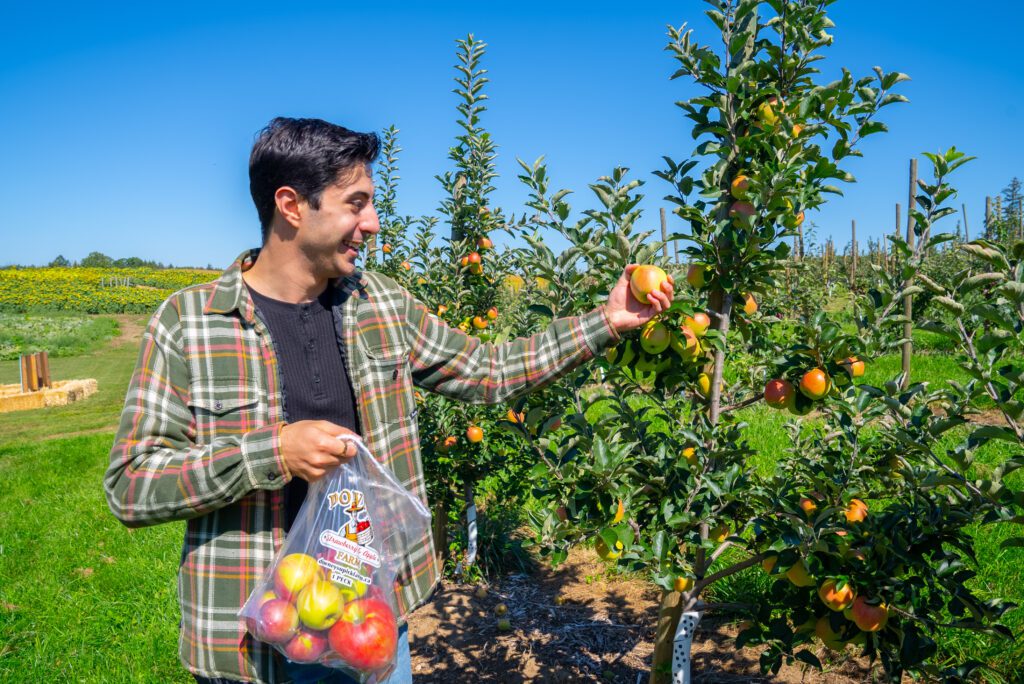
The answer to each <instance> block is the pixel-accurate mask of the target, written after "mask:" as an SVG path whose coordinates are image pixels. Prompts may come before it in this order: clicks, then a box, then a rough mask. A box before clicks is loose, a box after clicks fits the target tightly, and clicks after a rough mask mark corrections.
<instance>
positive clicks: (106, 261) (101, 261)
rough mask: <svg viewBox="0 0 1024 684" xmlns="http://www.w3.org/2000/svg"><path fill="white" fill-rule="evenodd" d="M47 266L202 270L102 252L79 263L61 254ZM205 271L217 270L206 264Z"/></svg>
mask: <svg viewBox="0 0 1024 684" xmlns="http://www.w3.org/2000/svg"><path fill="white" fill-rule="evenodd" d="M47 266H50V267H63V268H77V267H82V268H202V267H200V266H195V267H193V266H175V265H174V264H164V263H163V262H160V261H149V260H147V259H140V258H139V257H126V258H122V259H115V258H113V257H109V256H107V255H106V254H104V253H103V252H89V254H88V256H86V257H85V258H84V259H82V260H81V261H69V260H68V259H67V257H65V256H64V255H63V254H58V255H57V258H56V259H54V260H53V261H51V262H50V263H49V264H47ZM206 269H208V270H210V271H213V270H217V269H215V268H214V266H213V265H212V264H207V265H206Z"/></svg>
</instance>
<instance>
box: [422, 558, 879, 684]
mask: <svg viewBox="0 0 1024 684" xmlns="http://www.w3.org/2000/svg"><path fill="white" fill-rule="evenodd" d="M476 589H477V587H475V586H472V585H465V584H454V583H448V582H446V583H445V584H444V585H443V586H442V587H441V588H440V589H439V590H438V592H437V594H436V595H435V596H434V598H433V600H432V601H431V602H430V603H428V604H427V605H425V606H423V607H422V608H420V609H419V610H418V611H416V612H415V613H414V614H413V615H412V618H411V619H410V621H409V634H410V637H411V648H412V671H413V675H414V677H415V679H416V681H417V682H420V683H423V684H427V683H431V684H433V683H435V682H436V683H438V684H440V683H442V682H443V683H446V684H447V683H448V682H467V681H474V682H477V681H479V682H503V683H506V682H507V683H510V684H517V683H520V682H538V683H543V684H547V683H549V682H552V683H553V682H595V681H599V682H609V683H611V682H622V683H624V684H634V683H636V682H647V680H648V677H649V672H650V659H651V654H652V653H653V651H654V631H655V626H656V623H657V602H658V593H657V588H656V587H654V586H653V585H651V584H650V583H648V582H646V581H643V580H637V579H628V578H620V577H610V576H608V573H606V571H605V568H604V566H603V565H602V564H601V563H600V562H599V561H597V559H595V558H593V554H592V553H591V552H589V551H587V550H585V549H583V550H577V551H574V552H573V553H572V554H571V555H570V556H569V560H568V561H567V563H565V564H564V565H563V566H561V567H560V568H559V569H558V570H557V571H553V570H551V569H550V567H546V566H545V567H539V568H538V569H537V570H536V571H535V572H533V573H532V574H530V575H510V576H508V577H506V578H504V579H503V580H502V581H501V583H500V584H497V585H495V586H491V587H490V588H489V590H488V592H487V595H486V596H485V597H483V598H479V597H477V596H476V595H475V591H476ZM500 603H504V604H505V605H506V606H507V607H508V614H507V616H506V617H507V618H508V619H509V621H510V622H511V627H512V628H511V630H508V631H501V630H499V627H498V617H497V616H496V615H495V611H494V609H495V607H496V606H497V605H498V604H500ZM736 633H737V629H736V627H735V625H733V624H730V623H729V622H728V621H726V620H723V619H722V618H716V617H715V616H714V615H706V616H705V618H704V620H703V621H702V622H701V624H700V627H699V628H698V633H697V638H696V640H695V641H694V652H693V675H694V681H695V682H705V683H707V682H733V683H754V682H781V683H783V684H796V683H798V682H799V683H802V684H853V683H854V682H865V681H870V673H869V671H868V670H867V668H866V667H864V666H863V664H862V663H859V662H857V660H856V659H855V658H853V657H852V651H851V652H849V653H848V654H845V655H835V654H833V655H832V656H831V660H830V662H829V664H828V666H827V668H826V671H825V672H818V671H816V670H809V669H805V668H803V667H801V666H800V665H799V664H795V665H793V666H785V665H784V666H783V668H782V670H781V671H780V672H779V674H778V675H774V676H768V677H766V676H763V675H761V673H760V670H759V668H758V657H759V654H760V650H759V649H757V648H747V649H743V650H737V649H736V647H735V642H734V638H735V636H736ZM818 656H819V657H820V658H822V662H825V659H826V658H828V657H829V654H826V653H824V652H819V653H818Z"/></svg>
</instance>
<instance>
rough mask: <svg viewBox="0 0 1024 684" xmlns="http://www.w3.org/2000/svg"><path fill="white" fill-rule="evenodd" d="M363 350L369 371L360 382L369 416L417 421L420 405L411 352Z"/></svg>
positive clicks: (401, 420) (386, 419) (385, 419)
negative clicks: (411, 363)
mask: <svg viewBox="0 0 1024 684" xmlns="http://www.w3.org/2000/svg"><path fill="white" fill-rule="evenodd" d="M363 352H364V354H365V357H366V373H365V374H364V376H363V378H362V382H361V383H360V384H361V385H362V388H361V390H362V393H363V400H364V401H363V404H364V407H365V409H364V410H366V411H367V412H368V414H369V415H368V416H367V417H368V418H372V419H374V420H377V421H381V422H384V423H388V424H392V423H399V422H404V421H409V420H415V418H416V413H417V408H416V402H415V399H414V398H413V385H412V370H411V368H410V366H409V353H408V351H406V350H403V349H393V348H378V349H372V348H364V350H363Z"/></svg>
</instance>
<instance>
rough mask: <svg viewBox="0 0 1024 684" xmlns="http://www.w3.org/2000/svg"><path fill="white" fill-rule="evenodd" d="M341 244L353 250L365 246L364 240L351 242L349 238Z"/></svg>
mask: <svg viewBox="0 0 1024 684" xmlns="http://www.w3.org/2000/svg"><path fill="white" fill-rule="evenodd" d="M341 244H343V245H345V247H346V248H348V249H351V250H352V251H353V252H358V251H359V250H360V249H362V248H363V243H362V242H349V241H348V240H346V241H345V242H342V243H341Z"/></svg>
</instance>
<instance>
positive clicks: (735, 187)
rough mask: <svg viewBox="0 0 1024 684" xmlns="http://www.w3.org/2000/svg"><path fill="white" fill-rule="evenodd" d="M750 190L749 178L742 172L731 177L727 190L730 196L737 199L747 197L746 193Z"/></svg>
mask: <svg viewBox="0 0 1024 684" xmlns="http://www.w3.org/2000/svg"><path fill="white" fill-rule="evenodd" d="M749 190H750V178H748V177H747V176H745V175H743V174H742V173H741V174H739V175H738V176H736V177H735V178H733V179H732V183H730V184H729V192H730V194H732V196H733V197H734V198H736V199H738V200H745V199H747V193H748V192H749Z"/></svg>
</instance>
